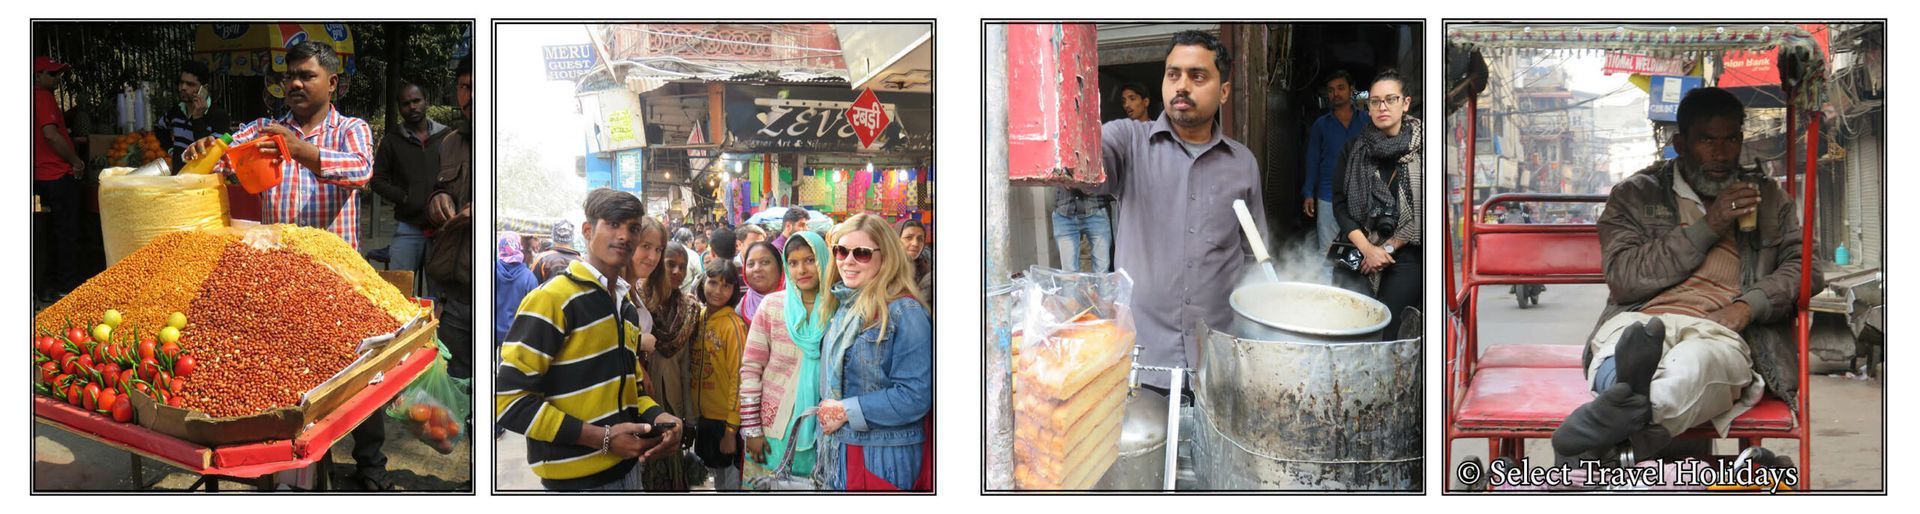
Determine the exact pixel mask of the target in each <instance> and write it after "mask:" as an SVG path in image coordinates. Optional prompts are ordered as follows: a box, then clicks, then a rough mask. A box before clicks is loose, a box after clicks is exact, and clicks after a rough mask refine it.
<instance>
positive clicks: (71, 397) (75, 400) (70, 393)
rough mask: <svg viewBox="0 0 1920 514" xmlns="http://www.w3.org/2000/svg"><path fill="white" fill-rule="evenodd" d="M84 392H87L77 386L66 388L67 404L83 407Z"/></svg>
mask: <svg viewBox="0 0 1920 514" xmlns="http://www.w3.org/2000/svg"><path fill="white" fill-rule="evenodd" d="M86 392H87V390H86V389H83V388H81V387H80V385H79V384H75V385H70V386H67V403H70V404H73V406H75V407H80V406H83V405H85V400H83V399H82V396H84V395H85V393H86Z"/></svg>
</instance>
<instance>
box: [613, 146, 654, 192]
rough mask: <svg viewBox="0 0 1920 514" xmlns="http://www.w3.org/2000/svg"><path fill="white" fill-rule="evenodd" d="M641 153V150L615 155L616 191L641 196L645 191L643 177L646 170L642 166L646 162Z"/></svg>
mask: <svg viewBox="0 0 1920 514" xmlns="http://www.w3.org/2000/svg"><path fill="white" fill-rule="evenodd" d="M640 152H641V151H640V150H626V151H622V152H620V153H618V154H615V158H614V163H613V176H614V179H613V182H614V189H619V190H621V191H626V192H629V193H634V194H639V193H640V192H641V191H643V189H641V185H642V181H641V177H642V173H644V172H645V171H646V170H645V168H644V166H643V165H642V163H643V162H645V161H644V160H643V159H642V157H644V156H643V155H642V154H641V153H640Z"/></svg>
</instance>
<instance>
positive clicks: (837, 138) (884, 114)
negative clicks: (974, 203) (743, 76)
mask: <svg viewBox="0 0 1920 514" xmlns="http://www.w3.org/2000/svg"><path fill="white" fill-rule="evenodd" d="M726 95H727V96H726V106H727V107H726V109H727V116H726V124H727V132H728V134H729V137H728V138H727V140H726V143H725V144H724V148H723V150H724V151H727V152H737V153H779V152H826V153H858V152H875V151H880V152H926V151H930V150H932V148H933V127H932V118H933V102H932V97H933V95H930V94H925V93H878V92H874V91H865V92H862V93H861V94H860V95H859V96H858V97H856V96H855V94H854V92H853V91H851V90H849V89H847V88H846V87H845V86H800V85H791V86H774V85H767V86H758V85H755V86H728V87H727V93H726Z"/></svg>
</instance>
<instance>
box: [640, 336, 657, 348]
mask: <svg viewBox="0 0 1920 514" xmlns="http://www.w3.org/2000/svg"><path fill="white" fill-rule="evenodd" d="M659 344H660V339H659V338H655V337H653V334H640V351H641V352H642V353H653V348H654V347H655V346H658V345H659Z"/></svg>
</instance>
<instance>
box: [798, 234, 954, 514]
mask: <svg viewBox="0 0 1920 514" xmlns="http://www.w3.org/2000/svg"><path fill="white" fill-rule="evenodd" d="M832 236H833V245H832V249H833V250H832V251H833V259H834V265H833V267H831V268H828V271H827V275H826V276H827V280H826V282H827V283H828V284H834V286H833V287H834V289H833V294H834V296H836V297H837V299H836V302H837V305H838V307H837V310H835V311H834V314H833V318H832V319H833V321H832V323H831V324H829V325H828V328H827V333H826V336H825V339H824V344H825V349H824V350H823V352H822V353H821V359H820V368H821V372H820V382H819V394H820V398H821V401H820V402H819V407H820V429H821V432H822V435H821V438H820V444H819V445H818V451H819V455H818V459H819V461H818V464H817V465H816V473H818V474H819V475H820V476H818V477H816V479H817V480H818V481H820V482H821V483H824V484H826V485H827V486H828V488H830V489H835V490H850V491H865V490H879V491H888V490H931V489H932V487H933V482H932V476H933V473H932V466H931V464H932V460H931V457H932V454H931V453H930V452H928V451H927V446H928V445H929V444H930V439H929V438H928V437H929V434H928V432H927V423H926V419H925V418H926V417H927V414H928V413H929V412H931V411H932V409H933V367H932V364H933V324H932V319H931V318H930V317H929V316H928V314H927V308H926V304H925V303H923V302H922V300H921V299H920V291H919V287H918V286H916V285H915V284H914V280H913V264H912V260H913V256H910V255H906V254H905V250H904V249H903V248H902V247H901V244H900V236H899V235H898V234H897V233H896V232H894V230H893V227H892V226H889V225H888V224H887V222H886V221H884V220H882V219H880V218H879V217H877V216H873V215H869V214H857V215H854V216H853V217H851V218H848V219H847V221H845V222H842V223H840V225H839V226H837V227H834V229H833V233H832Z"/></svg>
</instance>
